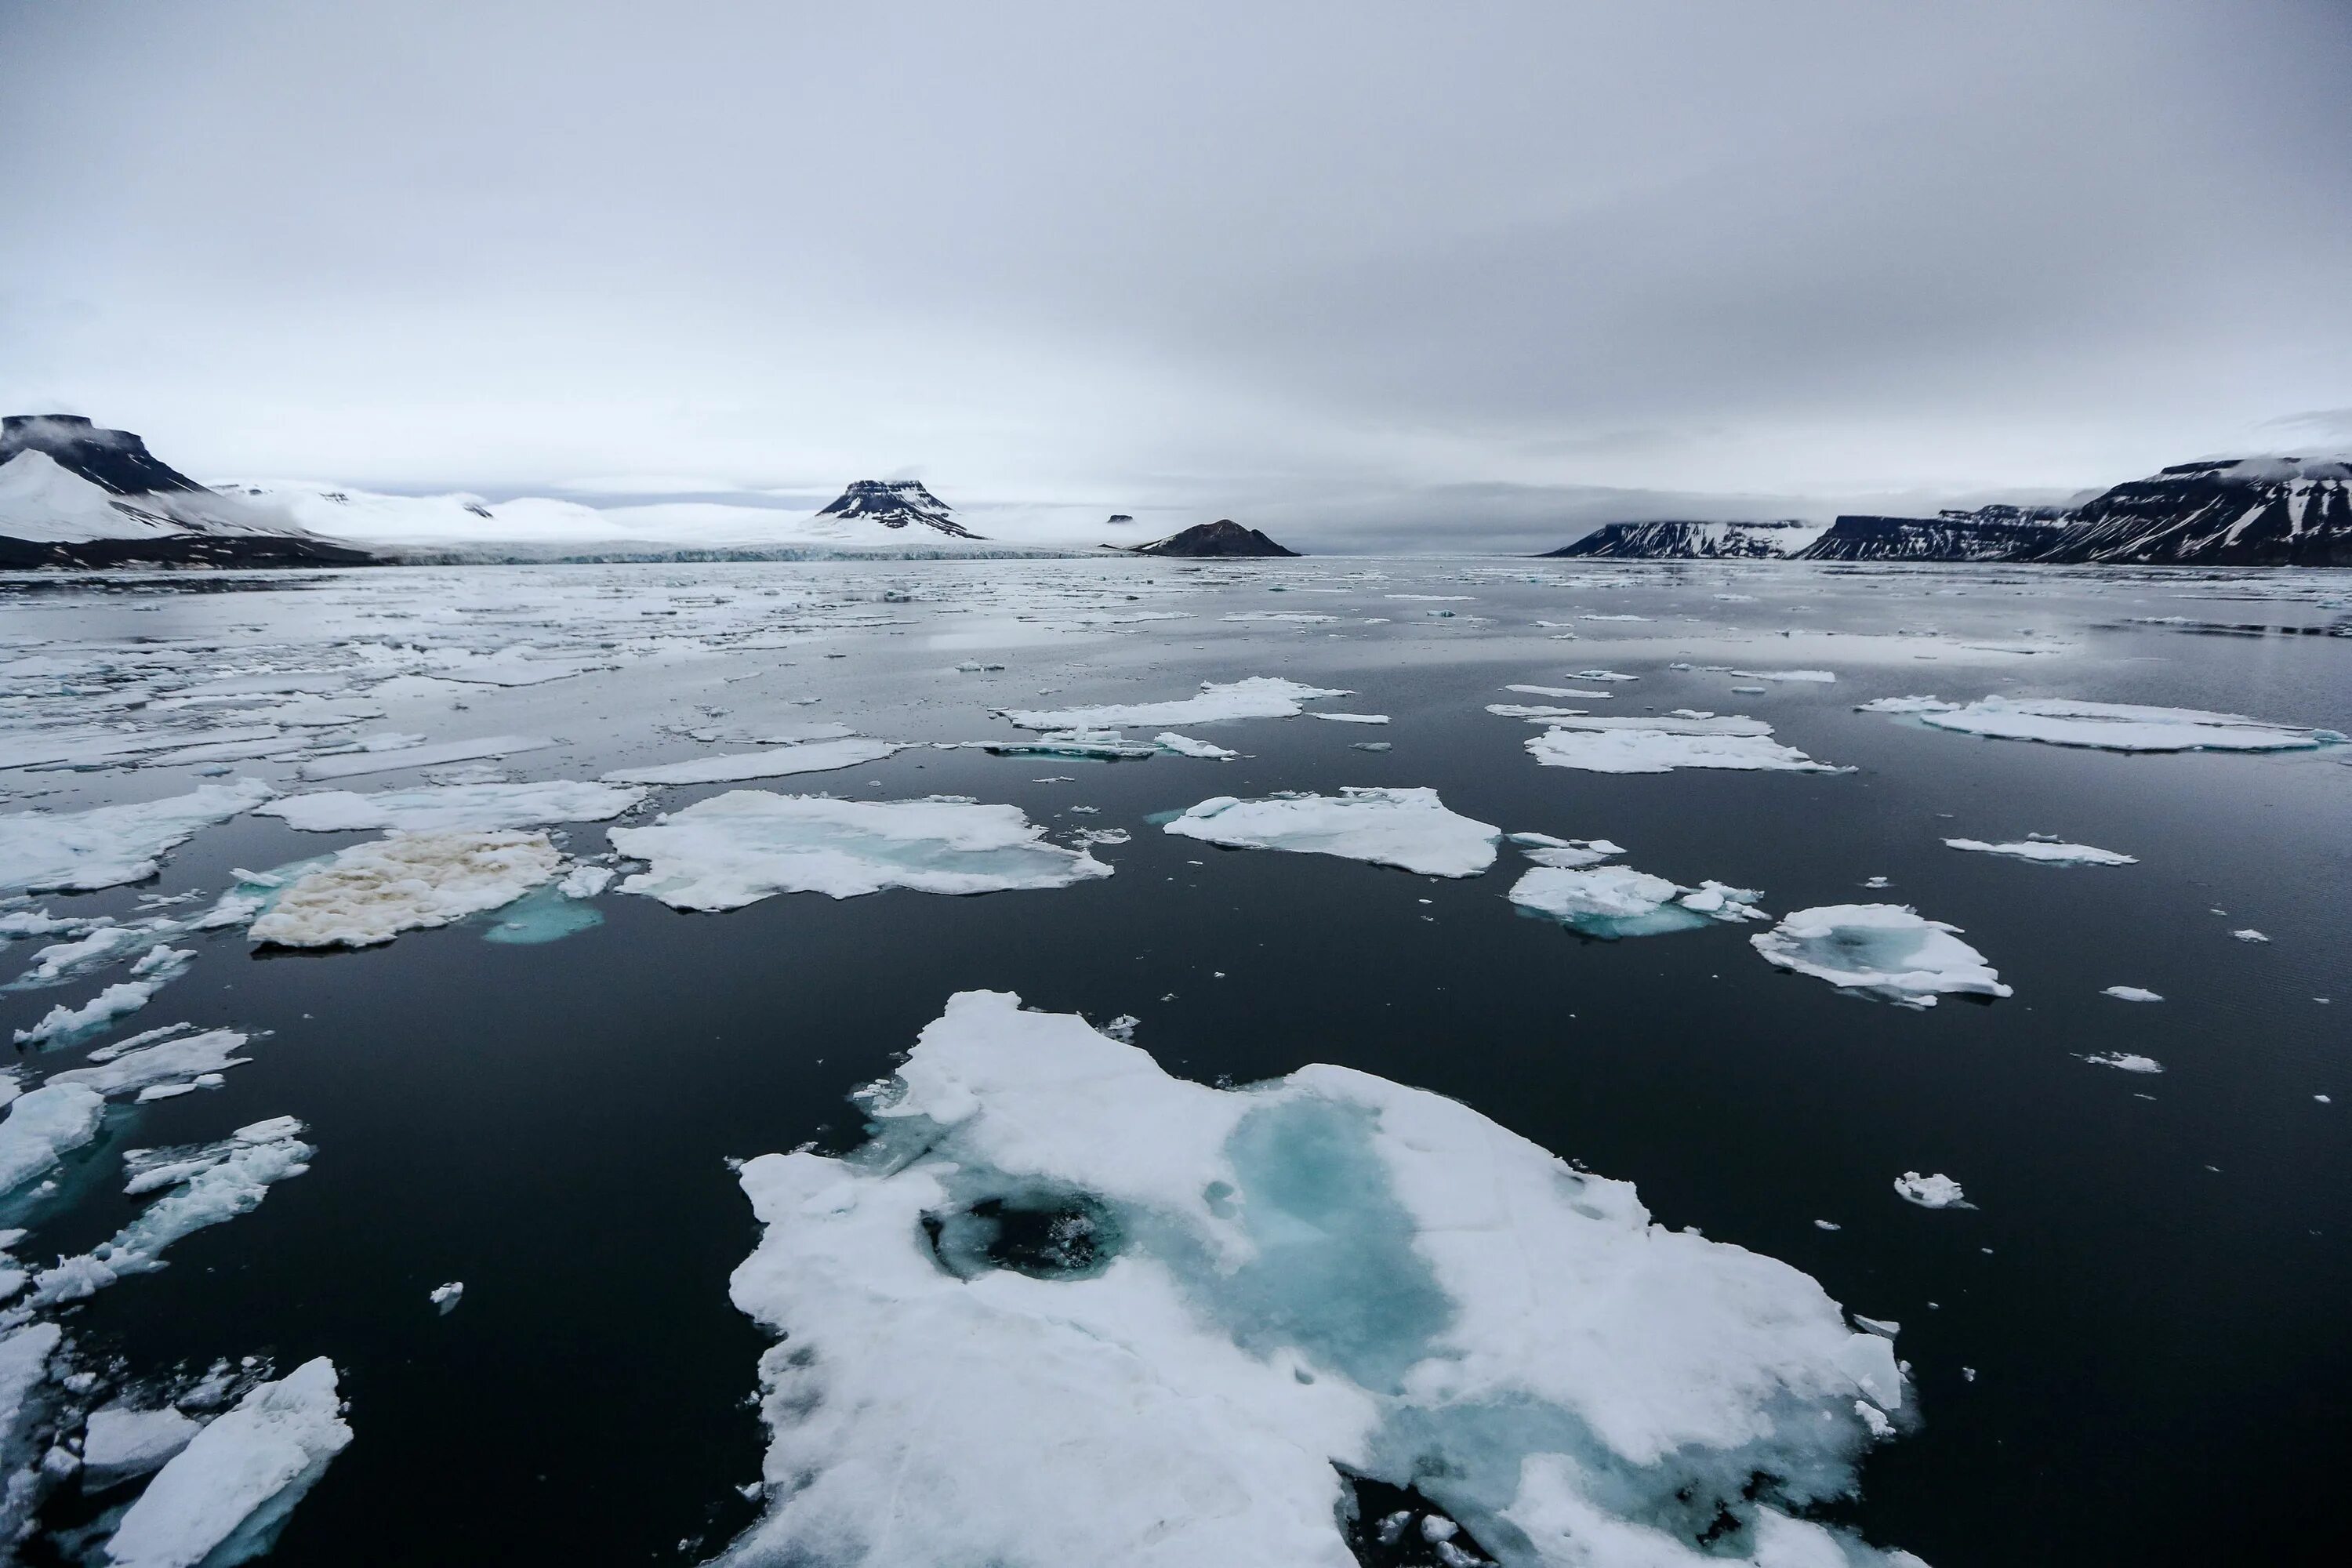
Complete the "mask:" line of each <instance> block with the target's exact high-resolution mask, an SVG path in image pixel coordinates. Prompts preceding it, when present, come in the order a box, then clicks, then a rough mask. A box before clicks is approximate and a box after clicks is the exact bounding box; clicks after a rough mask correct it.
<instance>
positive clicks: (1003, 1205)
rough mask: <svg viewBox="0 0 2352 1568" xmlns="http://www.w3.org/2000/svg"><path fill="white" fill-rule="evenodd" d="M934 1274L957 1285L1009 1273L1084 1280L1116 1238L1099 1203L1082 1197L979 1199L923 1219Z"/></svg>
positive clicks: (1111, 1251) (1103, 1263)
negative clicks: (941, 1271)
mask: <svg viewBox="0 0 2352 1568" xmlns="http://www.w3.org/2000/svg"><path fill="white" fill-rule="evenodd" d="M923 1235H924V1236H925V1237H926V1238H928V1239H929V1242H930V1247H931V1255H932V1256H933V1257H934V1258H938V1259H939V1263H940V1267H941V1268H945V1269H946V1270H947V1271H948V1272H949V1273H950V1274H953V1275H954V1276H956V1277H957V1278H958V1279H972V1278H973V1277H975V1276H976V1275H980V1274H982V1273H985V1272H987V1271H988V1270H989V1269H992V1268H1010V1269H1012V1270H1013V1272H1014V1273H1016V1274H1025V1275H1027V1276H1029V1278H1031V1279H1091V1278H1092V1277H1093V1276H1095V1275H1097V1274H1099V1273H1101V1272H1102V1271H1103V1269H1104V1268H1108V1266H1109V1263H1110V1260H1111V1258H1113V1257H1115V1256H1116V1255H1117V1254H1118V1245H1119V1240H1120V1237H1119V1230H1118V1222H1117V1221H1116V1220H1114V1219H1113V1218H1112V1217H1111V1214H1110V1211H1109V1210H1108V1209H1107V1208H1105V1207H1104V1206H1103V1205H1102V1203H1101V1201H1100V1200H1098V1199H1097V1198H1095V1197H1093V1196H1090V1195H1089V1194H1085V1193H1066V1192H1065V1193H1028V1194H1015V1195H1013V1196H1010V1197H996V1198H982V1199H980V1200H979V1201H978V1202H976V1203H972V1204H970V1205H966V1206H965V1207H963V1208H961V1209H949V1210H944V1211H941V1212H938V1213H933V1214H927V1215H924V1216H923Z"/></svg>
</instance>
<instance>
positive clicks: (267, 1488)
mask: <svg viewBox="0 0 2352 1568" xmlns="http://www.w3.org/2000/svg"><path fill="white" fill-rule="evenodd" d="M351 1440H352V1428H351V1424H350V1423H349V1422H348V1421H346V1420H344V1418H343V1402H342V1398H341V1394H340V1392H339V1391H338V1387H337V1380H336V1376H335V1365H334V1363H332V1362H331V1361H329V1360H328V1359H327V1358H326V1357H324V1356H320V1357H318V1358H316V1359H314V1360H311V1361H308V1362H305V1363H302V1364H301V1365H300V1366H298V1367H296V1368H295V1369H294V1370H293V1371H292V1372H289V1373H287V1374H286V1375H285V1376H284V1377H282V1378H279V1379H278V1380H277V1381H276V1382H274V1383H263V1384H257V1385H255V1386H254V1387H253V1388H252V1389H251V1390H249V1391H248V1392H247V1394H246V1395H245V1397H244V1398H242V1399H240V1400H238V1401H237V1402H236V1405H235V1406H233V1407H232V1408H230V1409H229V1410H227V1411H226V1412H225V1413H224V1414H222V1415H218V1416H215V1418H214V1419H213V1420H212V1422H211V1423H210V1424H209V1425H207V1426H205V1428H204V1430H202V1431H201V1432H198V1433H196V1434H195V1435H194V1436H193V1437H192V1438H190V1439H189V1440H188V1444H187V1447H184V1448H182V1449H181V1450H180V1451H179V1453H178V1454H176V1455H174V1456H173V1458H172V1459H171V1461H170V1462H169V1463H168V1464H166V1465H164V1467H163V1468H162V1469H161V1470H159V1471H157V1472H156V1475H155V1479H153V1480H152V1481H149V1482H148V1483H147V1487H146V1489H145V1490H144V1491H142V1492H141V1493H140V1494H139V1497H138V1499H137V1500H135V1501H133V1502H132V1503H131V1507H130V1509H129V1510H128V1511H127V1512H125V1513H124V1514H123V1516H122V1522H121V1524H119V1525H117V1526H116V1527H115V1531H114V1534H113V1535H112V1536H111V1537H110V1539H109V1540H108V1541H107V1542H106V1546H105V1561H106V1562H107V1563H110V1564H111V1565H112V1568H199V1565H203V1568H230V1565H232V1564H235V1563H247V1562H250V1561H252V1560H253V1559H254V1558H256V1557H259V1556H261V1555H263V1554H265V1553H266V1552H268V1551H269V1549H270V1548H271V1547H272V1546H273V1545H275V1544H276V1543H277V1539H278V1534H279V1532H280V1531H283V1530H284V1528H285V1526H286V1521H287V1520H288V1518H289V1516H290V1515H291V1514H292V1512H293V1510H294V1507H295V1505H296V1504H297V1503H299V1502H300V1501H301V1500H302V1498H303V1495H304V1494H305V1493H307V1492H308V1491H309V1490H310V1488H311V1487H312V1486H314V1485H316V1484H317V1482H318V1480H319V1478H320V1476H322V1475H324V1474H326V1471H327V1467H328V1465H329V1464H330V1463H331V1462H332V1460H333V1459H334V1458H335V1456H336V1455H337V1454H340V1453H341V1452H342V1451H343V1449H344V1448H345V1447H348V1446H349V1445H350V1443H351Z"/></svg>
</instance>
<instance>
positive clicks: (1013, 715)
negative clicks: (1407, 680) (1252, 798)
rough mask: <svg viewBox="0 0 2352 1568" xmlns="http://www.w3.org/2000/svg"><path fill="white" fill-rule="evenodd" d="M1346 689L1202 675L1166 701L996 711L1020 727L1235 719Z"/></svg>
mask: <svg viewBox="0 0 2352 1568" xmlns="http://www.w3.org/2000/svg"><path fill="white" fill-rule="evenodd" d="M1349 695H1350V694H1349V692H1346V691H1343V690H1340V689H1337V688H1333V687H1322V686H1307V685H1303V684H1301V683H1300V682H1298V681H1296V680H1285V679H1282V678H1281V677H1280V676H1274V675H1253V676H1250V677H1248V678H1247V679H1242V680H1232V681H1226V682H1224V683H1223V684H1222V685H1220V684H1218V683H1217V682H1214V681H1207V680H1204V681H1202V683H1201V689H1200V693H1199V694H1198V695H1197V696H1193V697H1185V698H1179V699H1176V700H1171V701H1166V702H1125V703H1107V704H1104V705H1102V706H1099V707H1093V708H1057V709H1004V710H1000V711H1001V713H1002V716H1003V718H1005V719H1008V720H1010V721H1013V723H1014V724H1016V725H1018V726H1019V727H1020V728H1022V729H1024V730H1100V729H1109V728H1116V727H1117V726H1118V725H1121V724H1213V723H1221V722H1223V721H1227V720H1233V719H1288V718H1292V717H1295V716H1296V715H1297V714H1298V713H1300V712H1303V711H1304V709H1302V708H1301V707H1300V704H1301V703H1305V702H1311V701H1314V700H1317V699H1318V698H1323V697H1346V696H1349Z"/></svg>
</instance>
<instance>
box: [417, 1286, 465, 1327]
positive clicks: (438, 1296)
mask: <svg viewBox="0 0 2352 1568" xmlns="http://www.w3.org/2000/svg"><path fill="white" fill-rule="evenodd" d="M465 1297H466V1282H465V1281H464V1280H463V1279H452V1280H450V1281H449V1283H447V1284H446V1285H436V1286H435V1287H433V1289H430V1290H428V1291H426V1292H425V1300H428V1301H430V1302H432V1303H433V1305H434V1306H435V1307H436V1308H437V1309H438V1310H440V1313H441V1315H442V1316H443V1317H445V1318H446V1317H447V1316H448V1315H449V1314H450V1313H452V1312H454V1311H456V1310H457V1303H458V1302H459V1301H461V1300H465Z"/></svg>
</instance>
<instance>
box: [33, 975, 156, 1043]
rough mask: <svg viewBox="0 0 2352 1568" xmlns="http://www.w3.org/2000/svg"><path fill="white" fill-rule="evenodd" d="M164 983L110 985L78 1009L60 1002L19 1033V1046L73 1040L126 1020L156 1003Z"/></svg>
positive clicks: (148, 982) (138, 982) (146, 981)
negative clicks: (39, 1019) (122, 1019)
mask: <svg viewBox="0 0 2352 1568" xmlns="http://www.w3.org/2000/svg"><path fill="white" fill-rule="evenodd" d="M162 985H163V981H161V980H125V981H122V982H121V983H119V984H113V985H110V986H108V987H107V988H106V989H105V990H103V991H101V992H100V993H99V994H97V995H95V996H93V997H91V998H90V999H89V1001H87V1002H85V1003H83V1004H82V1005H80V1006H79V1007H68V1006H66V1005H63V1004H62V1003H60V1004H59V1005H57V1006H55V1007H52V1008H50V1009H49V1010H48V1012H47V1014H46V1015H45V1016H43V1017H42V1018H41V1021H40V1022H39V1023H37V1024H35V1025H34V1026H32V1027H31V1028H29V1029H18V1030H16V1043H17V1044H18V1045H20V1046H43V1045H49V1044H52V1043H54V1042H57V1041H60V1040H70V1039H75V1038H78V1037H80V1036H83V1035H87V1034H90V1033H93V1032H94V1031H96V1030H99V1029H102V1028H104V1027H106V1026H108V1025H109V1024H111V1023H113V1022H114V1020H116V1019H117V1018H121V1017H127V1016H130V1015H131V1014H132V1013H136V1012H137V1011H139V1009H140V1008H142V1007H144V1006H145V1005H147V1004H148V1003H150V1002H152V1001H153V1000H154V997H155V993H156V991H157V989H158V988H160V987H161V986H162Z"/></svg>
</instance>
